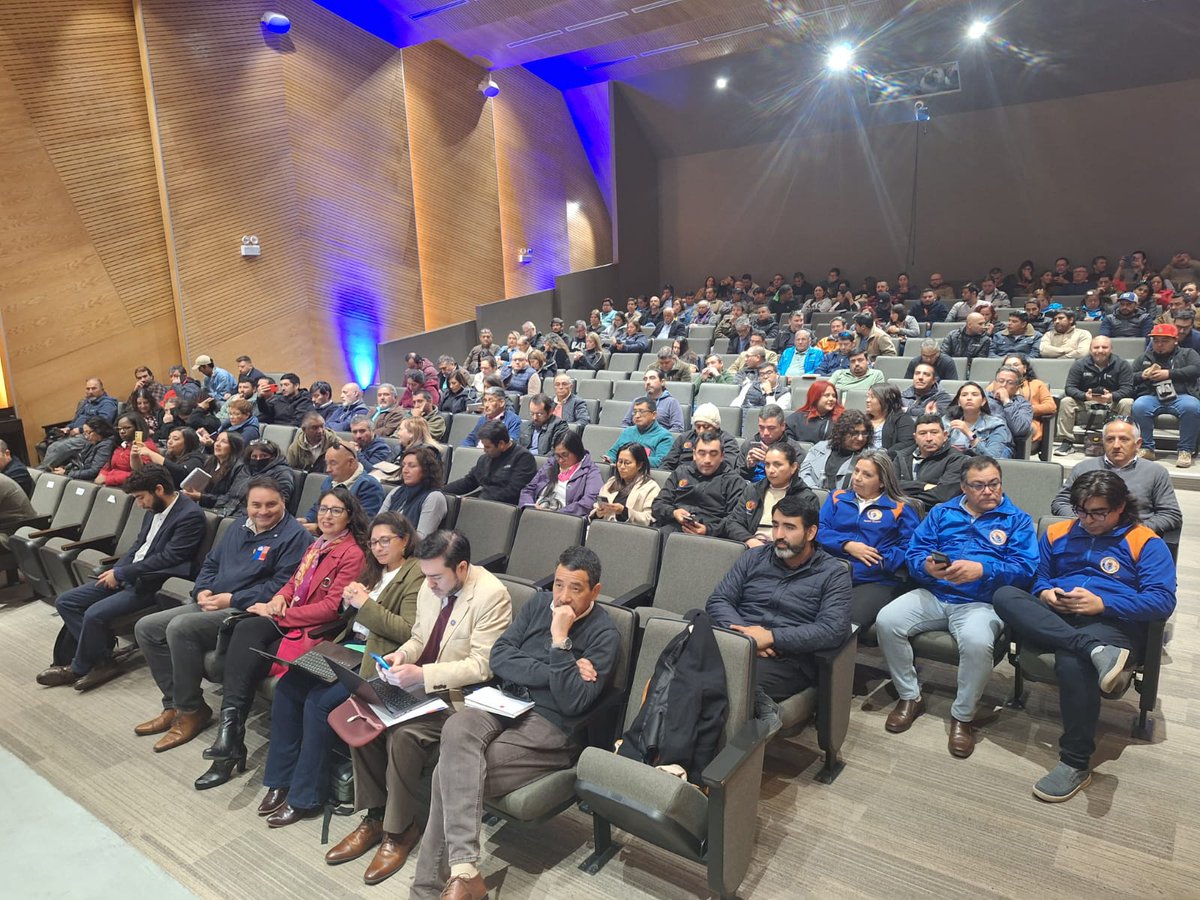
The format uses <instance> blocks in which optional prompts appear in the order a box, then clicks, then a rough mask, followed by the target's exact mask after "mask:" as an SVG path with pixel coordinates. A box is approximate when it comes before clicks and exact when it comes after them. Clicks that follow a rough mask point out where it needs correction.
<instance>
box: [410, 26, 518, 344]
mask: <svg viewBox="0 0 1200 900" xmlns="http://www.w3.org/2000/svg"><path fill="white" fill-rule="evenodd" d="M483 74H484V71H483V69H481V68H480V67H479V66H477V65H476V64H475V63H473V62H471V61H469V60H466V59H463V57H461V56H459V55H458V54H457V53H455V52H454V51H453V50H451V49H449V48H448V47H446V46H445V45H443V44H439V43H429V44H422V45H420V46H417V47H409V48H407V49H405V50H404V84H405V97H406V99H407V101H408V129H409V134H410V135H411V136H412V142H411V151H412V178H413V201H414V204H415V207H416V215H417V245H418V247H419V248H420V254H421V285H422V293H423V300H424V305H425V325H426V327H428V328H439V327H441V326H443V325H448V324H451V323H453V322H460V321H462V320H464V319H471V318H474V315H475V305H476V304H478V303H487V302H490V301H492V300H497V299H499V298H501V297H504V296H506V293H505V284H504V263H503V260H502V253H503V245H502V241H501V232H500V205H499V201H498V185H497V175H496V142H495V133H494V129H493V125H492V106H491V104H489V103H487V102H485V100H484V97H483V95H482V94H481V93H479V91H478V90H477V85H478V84H479V80H480V78H481V77H482V76H483Z"/></svg>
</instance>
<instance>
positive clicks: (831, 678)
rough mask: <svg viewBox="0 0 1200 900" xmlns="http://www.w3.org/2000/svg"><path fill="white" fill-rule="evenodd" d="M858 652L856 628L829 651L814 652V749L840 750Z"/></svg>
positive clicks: (847, 724)
mask: <svg viewBox="0 0 1200 900" xmlns="http://www.w3.org/2000/svg"><path fill="white" fill-rule="evenodd" d="M857 652H858V627H857V626H854V627H852V628H851V630H850V636H849V637H848V638H846V640H845V642H844V643H843V644H842V645H841V646H840V647H836V648H834V649H832V650H818V651H817V652H816V653H814V654H813V656H814V657H816V660H817V745H818V746H819V747H820V748H821V749H822V750H824V751H825V752H826V753H834V754H836V753H837V751H838V750H839V749H840V748H841V746H842V742H843V741H845V740H846V733H847V731H849V729H850V704H851V702H852V700H853V697H854V657H855V654H856V653H857Z"/></svg>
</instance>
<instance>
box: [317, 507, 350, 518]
mask: <svg viewBox="0 0 1200 900" xmlns="http://www.w3.org/2000/svg"><path fill="white" fill-rule="evenodd" d="M317 515H321V516H344V515H346V507H344V506H318V507H317Z"/></svg>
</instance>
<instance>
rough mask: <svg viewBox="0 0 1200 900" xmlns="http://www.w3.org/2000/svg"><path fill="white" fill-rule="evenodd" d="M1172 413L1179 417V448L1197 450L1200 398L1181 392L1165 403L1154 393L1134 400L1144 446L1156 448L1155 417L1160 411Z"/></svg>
mask: <svg viewBox="0 0 1200 900" xmlns="http://www.w3.org/2000/svg"><path fill="white" fill-rule="evenodd" d="M1160 412H1161V413H1170V414H1171V415H1173V416H1175V417H1177V418H1178V419H1179V449H1180V450H1186V451H1187V452H1188V453H1195V452H1196V438H1197V437H1200V400H1197V399H1196V398H1195V397H1193V396H1191V395H1190V394H1180V395H1179V396H1178V397H1176V398H1175V399H1174V400H1172V401H1171V402H1170V403H1163V402H1162V401H1161V400H1159V399H1158V397H1156V396H1155V395H1154V394H1147V395H1145V396H1144V397H1138V398H1137V399H1136V400H1134V401H1133V421H1134V422H1136V423H1137V427H1138V430H1139V431H1141V433H1142V446H1143V447H1145V448H1146V449H1147V450H1153V449H1154V417H1155V415H1157V414H1158V413H1160Z"/></svg>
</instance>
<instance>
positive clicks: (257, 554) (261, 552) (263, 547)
mask: <svg viewBox="0 0 1200 900" xmlns="http://www.w3.org/2000/svg"><path fill="white" fill-rule="evenodd" d="M270 552H271V548H270V546H268V545H267V544H260V545H259V546H257V547H255V548H254V555H253V557H252V558H253V559H255V560H257V561H258V562H262V561H263V560H265V559H266V558H267V554H268V553H270Z"/></svg>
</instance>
